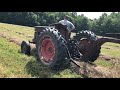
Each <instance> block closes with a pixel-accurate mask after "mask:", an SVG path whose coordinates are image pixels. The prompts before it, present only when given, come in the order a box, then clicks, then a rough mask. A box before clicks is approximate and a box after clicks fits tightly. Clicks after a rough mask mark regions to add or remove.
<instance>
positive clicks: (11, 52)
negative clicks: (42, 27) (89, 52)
mask: <svg viewBox="0 0 120 90" xmlns="http://www.w3.org/2000/svg"><path fill="white" fill-rule="evenodd" d="M4 28H7V29H10V30H6V29H4ZM16 32H20V33H22V34H18V33H16ZM0 33H4V34H6V36H7V37H9V38H10V37H14V36H15V37H17V38H18V39H19V38H20V39H24V40H32V37H26V36H34V28H33V27H26V26H20V25H12V24H5V23H0ZM23 34H24V35H23ZM73 35H74V34H72V36H73ZM101 54H102V55H104V56H108V57H115V58H116V60H117V61H116V60H115V59H112V60H111V61H106V60H105V59H104V58H102V59H101V58H98V59H97V60H96V61H95V63H96V64H97V65H100V66H102V67H106V68H112V67H113V66H114V68H116V70H119V69H120V44H115V43H110V42H108V43H105V44H104V45H103V46H102V49H101ZM115 61H116V62H117V64H115V63H114V62H115ZM114 68H113V69H114ZM11 77H12V78H34V77H38V78H83V76H81V75H78V74H77V73H75V72H73V71H72V70H70V69H64V70H61V71H52V70H50V69H49V68H47V67H45V66H43V65H41V64H39V63H37V62H36V58H35V57H34V56H27V55H23V54H21V53H20V46H17V45H16V44H15V43H13V42H9V41H8V40H7V39H5V38H2V37H0V78H11Z"/></svg>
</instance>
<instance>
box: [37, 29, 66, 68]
mask: <svg viewBox="0 0 120 90" xmlns="http://www.w3.org/2000/svg"><path fill="white" fill-rule="evenodd" d="M65 45H67V43H66V40H65V39H64V38H63V37H62V35H61V34H60V33H59V32H58V30H56V29H55V28H47V29H46V30H43V31H42V32H41V34H40V35H39V37H38V40H37V44H36V48H37V56H38V61H40V62H41V63H42V64H43V65H45V66H48V67H50V68H52V69H60V68H62V67H64V66H65V65H66V63H67V60H65V58H66V57H67V51H66V48H65Z"/></svg>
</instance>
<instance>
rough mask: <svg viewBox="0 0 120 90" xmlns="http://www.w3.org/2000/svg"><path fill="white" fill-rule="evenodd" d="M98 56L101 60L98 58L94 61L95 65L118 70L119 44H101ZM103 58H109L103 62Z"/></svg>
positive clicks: (119, 58) (119, 62)
mask: <svg viewBox="0 0 120 90" xmlns="http://www.w3.org/2000/svg"><path fill="white" fill-rule="evenodd" d="M100 55H103V58H98V59H97V60H96V61H95V63H96V64H97V65H101V66H104V67H107V68H111V67H114V68H117V69H120V44H117V43H112V42H107V43H105V44H103V45H102V48H101V53H100ZM105 58H109V59H110V60H105Z"/></svg>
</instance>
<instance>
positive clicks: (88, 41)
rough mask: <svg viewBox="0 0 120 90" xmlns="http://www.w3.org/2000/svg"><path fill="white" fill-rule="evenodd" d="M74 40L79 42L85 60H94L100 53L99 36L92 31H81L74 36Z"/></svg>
mask: <svg viewBox="0 0 120 90" xmlns="http://www.w3.org/2000/svg"><path fill="white" fill-rule="evenodd" d="M73 39H74V40H77V41H78V42H79V47H80V52H81V53H82V54H83V60H85V61H90V62H94V61H95V60H96V59H97V58H98V57H99V54H100V49H101V47H98V46H97V44H96V41H97V40H98V38H97V36H96V35H95V34H94V33H93V32H91V31H87V30H85V31H80V32H78V33H77V34H76V36H74V38H73Z"/></svg>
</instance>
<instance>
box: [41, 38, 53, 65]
mask: <svg viewBox="0 0 120 90" xmlns="http://www.w3.org/2000/svg"><path fill="white" fill-rule="evenodd" d="M40 52H41V59H42V60H43V61H45V62H47V63H50V62H52V61H53V58H54V56H55V46H54V44H53V42H52V40H51V38H49V37H47V38H45V39H44V40H43V41H42V44H41V48H40Z"/></svg>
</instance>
